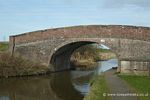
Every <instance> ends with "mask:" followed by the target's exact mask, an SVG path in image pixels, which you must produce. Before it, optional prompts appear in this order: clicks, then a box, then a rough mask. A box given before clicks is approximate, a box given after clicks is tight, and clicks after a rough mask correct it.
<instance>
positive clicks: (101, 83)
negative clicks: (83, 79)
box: [84, 75, 109, 100]
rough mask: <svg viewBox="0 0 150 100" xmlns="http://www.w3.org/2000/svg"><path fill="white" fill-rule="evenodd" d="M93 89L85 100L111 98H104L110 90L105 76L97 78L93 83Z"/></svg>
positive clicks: (106, 99) (106, 98)
mask: <svg viewBox="0 0 150 100" xmlns="http://www.w3.org/2000/svg"><path fill="white" fill-rule="evenodd" d="M91 84H92V86H91V89H90V92H89V93H88V95H86V96H85V98H84V100H108V99H109V98H108V97H106V96H104V95H105V93H108V91H109V90H108V88H107V85H106V81H105V78H104V75H99V76H95V78H94V79H93V81H91Z"/></svg>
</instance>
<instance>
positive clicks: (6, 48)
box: [0, 43, 8, 51]
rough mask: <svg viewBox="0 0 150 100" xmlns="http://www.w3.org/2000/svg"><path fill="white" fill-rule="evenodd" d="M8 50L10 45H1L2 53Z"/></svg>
mask: <svg viewBox="0 0 150 100" xmlns="http://www.w3.org/2000/svg"><path fill="white" fill-rule="evenodd" d="M6 50H8V43H0V51H6Z"/></svg>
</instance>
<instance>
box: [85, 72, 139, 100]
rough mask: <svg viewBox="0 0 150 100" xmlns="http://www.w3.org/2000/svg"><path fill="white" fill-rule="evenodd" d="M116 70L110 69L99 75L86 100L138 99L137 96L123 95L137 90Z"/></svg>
mask: <svg viewBox="0 0 150 100" xmlns="http://www.w3.org/2000/svg"><path fill="white" fill-rule="evenodd" d="M115 72H116V69H110V70H107V71H106V72H104V73H103V74H102V75H99V76H97V78H96V79H95V80H94V83H93V84H92V86H91V89H90V92H89V94H88V95H87V96H86V97H85V98H84V100H138V98H137V96H128V95H127V96H123V95H126V94H134V93H135V91H134V90H133V89H132V88H131V87H130V86H129V85H128V84H127V83H126V82H125V81H123V80H121V79H120V78H119V77H118V76H117V75H116V74H115Z"/></svg>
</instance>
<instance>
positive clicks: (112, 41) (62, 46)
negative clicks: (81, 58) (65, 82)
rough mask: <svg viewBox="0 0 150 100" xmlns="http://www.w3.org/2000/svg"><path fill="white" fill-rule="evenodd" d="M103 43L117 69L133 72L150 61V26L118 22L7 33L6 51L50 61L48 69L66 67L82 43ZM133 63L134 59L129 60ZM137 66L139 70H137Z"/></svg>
mask: <svg viewBox="0 0 150 100" xmlns="http://www.w3.org/2000/svg"><path fill="white" fill-rule="evenodd" d="M92 43H98V44H104V45H106V46H108V47H110V49H111V50H112V51H113V52H114V53H115V54H116V55H117V58H118V60H119V67H118V71H121V72H122V73H124V72H128V71H129V72H130V73H132V72H133V71H136V72H137V73H139V72H142V71H143V70H145V69H147V70H146V71H144V72H146V73H147V74H148V73H149V68H148V65H149V64H150V56H149V55H150V52H149V51H150V28H148V27H135V26H121V25H120V26H119V25H108V26H102V25H88V26H74V27H66V28H56V29H47V30H40V31H35V32H29V33H24V34H20V35H15V36H10V52H11V53H12V54H13V55H21V56H23V57H24V58H26V59H30V60H33V61H37V62H40V63H41V64H43V65H46V66H49V65H53V66H52V67H51V68H50V69H51V71H60V70H65V69H70V66H69V64H70V61H69V60H70V57H71V54H72V53H73V51H74V50H75V49H77V48H79V47H81V46H83V45H86V44H92ZM124 61H140V62H146V64H145V63H140V65H139V66H146V68H142V67H137V68H136V70H135V69H134V68H129V66H128V64H124ZM132 65H133V66H136V65H137V64H136V63H132ZM139 69H140V70H139Z"/></svg>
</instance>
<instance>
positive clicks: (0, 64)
mask: <svg viewBox="0 0 150 100" xmlns="http://www.w3.org/2000/svg"><path fill="white" fill-rule="evenodd" d="M48 71H49V68H48V67H46V66H44V65H41V64H39V63H37V62H32V61H30V60H26V59H23V58H22V57H18V56H15V57H12V56H11V55H10V54H9V53H7V52H3V53H1V54H0V77H10V76H24V75H38V74H44V73H46V72H48Z"/></svg>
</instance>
